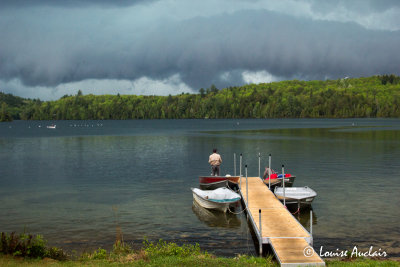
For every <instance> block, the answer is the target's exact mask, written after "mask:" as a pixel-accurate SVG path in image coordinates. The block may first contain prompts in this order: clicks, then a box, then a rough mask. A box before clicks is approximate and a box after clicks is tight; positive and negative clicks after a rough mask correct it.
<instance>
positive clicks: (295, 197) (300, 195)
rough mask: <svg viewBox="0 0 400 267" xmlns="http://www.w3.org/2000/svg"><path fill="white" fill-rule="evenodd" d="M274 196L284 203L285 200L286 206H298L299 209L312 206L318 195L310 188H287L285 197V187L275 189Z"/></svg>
mask: <svg viewBox="0 0 400 267" xmlns="http://www.w3.org/2000/svg"><path fill="white" fill-rule="evenodd" d="M274 194H275V196H276V197H277V198H278V199H279V200H280V201H282V202H283V199H285V204H286V205H297V207H298V209H300V207H301V206H309V205H311V203H312V202H313V200H314V198H315V197H316V196H317V193H316V192H315V191H314V190H312V189H311V188H309V187H308V186H304V187H287V188H286V187H285V197H284V196H283V187H275V191H274Z"/></svg>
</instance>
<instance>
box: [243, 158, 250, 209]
mask: <svg viewBox="0 0 400 267" xmlns="http://www.w3.org/2000/svg"><path fill="white" fill-rule="evenodd" d="M244 167H245V172H246V205H247V208H248V207H249V186H248V182H247V180H248V178H247V165H245V166H244Z"/></svg>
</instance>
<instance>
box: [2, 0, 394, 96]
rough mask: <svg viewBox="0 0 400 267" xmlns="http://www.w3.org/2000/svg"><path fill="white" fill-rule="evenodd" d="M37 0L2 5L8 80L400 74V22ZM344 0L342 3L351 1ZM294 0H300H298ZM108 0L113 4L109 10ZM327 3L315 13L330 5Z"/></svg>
mask: <svg viewBox="0 0 400 267" xmlns="http://www.w3.org/2000/svg"><path fill="white" fill-rule="evenodd" d="M6 2H7V1H4V2H3V3H2V5H6ZM10 2H11V1H10ZM13 2H14V1H13ZM16 2H19V3H21V5H22V3H24V2H25V1H16ZM26 2H28V1H26ZM37 2H38V3H39V2H41V3H42V5H41V6H35V7H29V8H28V7H21V8H15V9H14V11H13V12H2V13H1V16H0V35H1V36H2V42H1V43H0V80H2V81H3V82H4V81H5V82H7V81H12V80H18V81H21V84H22V85H23V86H26V87H38V86H39V87H46V88H55V87H57V86H60V85H63V84H69V83H74V82H75V83H76V82H81V81H85V80H114V81H118V80H121V81H132V83H134V82H135V81H138V80H139V79H143V78H146V79H150V80H154V81H172V80H173V81H174V84H178V85H179V86H180V87H185V86H186V85H187V86H186V87H185V88H186V89H185V90H186V91H187V90H190V88H191V89H192V90H195V91H197V90H198V89H199V88H200V87H204V88H206V87H209V86H210V85H211V84H215V85H217V87H219V88H222V87H226V86H233V85H241V84H244V83H246V82H249V80H248V78H246V77H252V76H251V75H250V76H246V77H245V75H244V74H249V73H258V74H260V73H261V74H262V73H264V74H265V77H272V78H271V80H274V79H275V80H276V79H280V80H281V79H292V78H297V79H305V80H309V79H327V78H329V79H335V78H340V77H345V76H351V77H359V76H370V75H375V74H385V73H394V74H397V75H399V74H400V68H399V66H400V53H398V52H397V50H398V47H399V45H400V31H398V30H396V29H397V27H398V26H399V25H397V22H396V21H394V22H393V23H391V24H390V26H391V27H392V28H391V29H386V30H381V29H380V30H377V29H371V28H369V27H366V26H365V25H361V24H360V23H357V22H355V21H346V20H343V21H340V19H338V20H333V19H326V20H324V19H315V18H313V17H312V16H311V17H310V16H307V15H306V14H307V12H305V13H304V15H298V14H297V15H293V14H288V12H286V13H282V12H279V8H282V7H279V6H276V7H274V6H271V8H270V9H269V10H268V9H266V8H265V6H263V5H261V6H260V8H255V7H257V2H259V1H248V3H249V5H248V8H245V7H243V6H241V5H239V4H238V6H237V7H236V8H234V7H231V8H230V9H229V10H227V11H226V12H224V11H223V10H224V6H223V5H222V6H221V5H218V6H216V7H215V8H210V7H207V6H201V5H200V6H201V8H197V9H196V5H195V4H190V5H192V7H193V8H194V9H196V10H195V11H191V12H192V13H190V12H189V13H190V14H188V13H187V12H186V11H188V10H191V9H190V6H189V4H186V5H187V6H186V7H182V6H177V7H176V9H174V8H173V7H174V6H173V5H171V2H168V1H153V3H152V4H151V3H147V4H146V5H144V4H140V2H141V1H134V2H135V4H134V5H132V6H129V7H127V6H123V5H124V4H123V3H124V2H125V1H105V0H104V1H96V3H100V2H101V3H102V4H94V3H93V2H95V1H89V0H86V1H79V2H81V4H82V3H86V4H87V5H89V3H90V5H93V6H91V7H90V8H89V7H85V8H79V9H73V10H71V9H70V8H63V7H60V6H56V7H54V6H50V7H49V6H47V4H48V3H49V2H53V1H44V0H43V1H37ZM54 2H57V1H54ZM60 2H61V1H60ZM73 2H78V1H72V3H73ZM110 2H112V3H114V4H110ZM209 2H210V3H211V2H213V1H209ZM250 2H251V4H250ZM336 2H337V5H336V6H335V7H338V6H339V5H342V6H346V5H349V4H345V3H348V1H336ZM355 2H357V1H355ZM368 2H369V4H368V5H367V6H368V9H370V11H368V10H365V11H363V12H365V13H368V14H371V12H372V11H371V10H374V12H375V13H379V12H387V11H388V10H392V12H393V10H395V11H396V10H398V4H397V1H393V2H391V1H387V2H384V3H386V5H383V6H379V7H376V8H375V7H374V4H375V3H376V2H374V1H368ZM38 3H37V5H39V4H38ZM166 3H167V4H166ZM205 3H207V1H206V2H205ZM233 3H236V2H235V1H233ZM293 3H297V4H298V3H299V1H289V4H293ZM318 3H319V1H318V2H317V1H307V0H305V1H303V2H301V4H302V5H308V10H315V9H316V8H317V5H318ZM329 3H330V4H331V5H333V2H329ZM104 4H107V5H114V6H113V7H112V8H104V6H103V5H104ZM54 5H55V4H54ZM121 5H122V6H121ZM149 5H150V6H149ZM242 5H243V4H242ZM185 8H187V9H185ZM318 8H319V10H318V11H315V13H313V14H318V12H319V13H321V12H322V13H323V12H327V10H329V8H328V7H327V6H318ZM347 8H348V10H349V11H351V10H354V7H351V6H350V7H347ZM331 10H332V9H331ZM316 16H317V15H316ZM318 16H320V15H318ZM171 77H174V79H171ZM177 79H178V80H180V81H177ZM259 80H260V78H257V81H259ZM261 80H262V79H261ZM0 84H1V83H0ZM179 86H178V87H179ZM188 88H189V89H188ZM5 89H6V88H0V90H5ZM73 89H74V90H76V88H73ZM113 89H115V88H113ZM177 90H179V88H178V89H177ZM151 93H157V92H154V91H152V92H151ZM162 93H163V94H165V92H162Z"/></svg>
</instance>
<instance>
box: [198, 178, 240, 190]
mask: <svg viewBox="0 0 400 267" xmlns="http://www.w3.org/2000/svg"><path fill="white" fill-rule="evenodd" d="M239 178H240V177H239V176H200V177H199V181H200V184H203V185H205V184H213V183H217V182H222V181H228V186H229V187H230V188H237V187H238V184H239Z"/></svg>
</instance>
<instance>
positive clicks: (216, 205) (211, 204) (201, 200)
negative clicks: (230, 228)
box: [192, 188, 240, 212]
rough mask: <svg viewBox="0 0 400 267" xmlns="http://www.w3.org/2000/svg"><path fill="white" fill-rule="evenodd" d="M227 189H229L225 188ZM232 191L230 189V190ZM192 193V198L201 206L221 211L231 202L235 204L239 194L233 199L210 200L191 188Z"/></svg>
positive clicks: (238, 199)
mask: <svg viewBox="0 0 400 267" xmlns="http://www.w3.org/2000/svg"><path fill="white" fill-rule="evenodd" d="M226 190H229V189H226ZM230 191H231V192H233V191H232V190H230ZM192 193H193V200H194V201H196V202H197V203H198V204H199V205H200V206H201V207H203V208H206V209H212V210H219V211H222V212H226V211H227V210H228V208H229V206H230V205H231V204H235V203H237V202H238V201H240V196H238V198H237V199H234V200H231V201H229V200H227V201H217V200H214V201H213V200H210V199H207V198H205V197H203V196H201V195H199V194H197V193H196V192H195V190H194V189H193V188H192ZM235 194H236V193H235Z"/></svg>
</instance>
